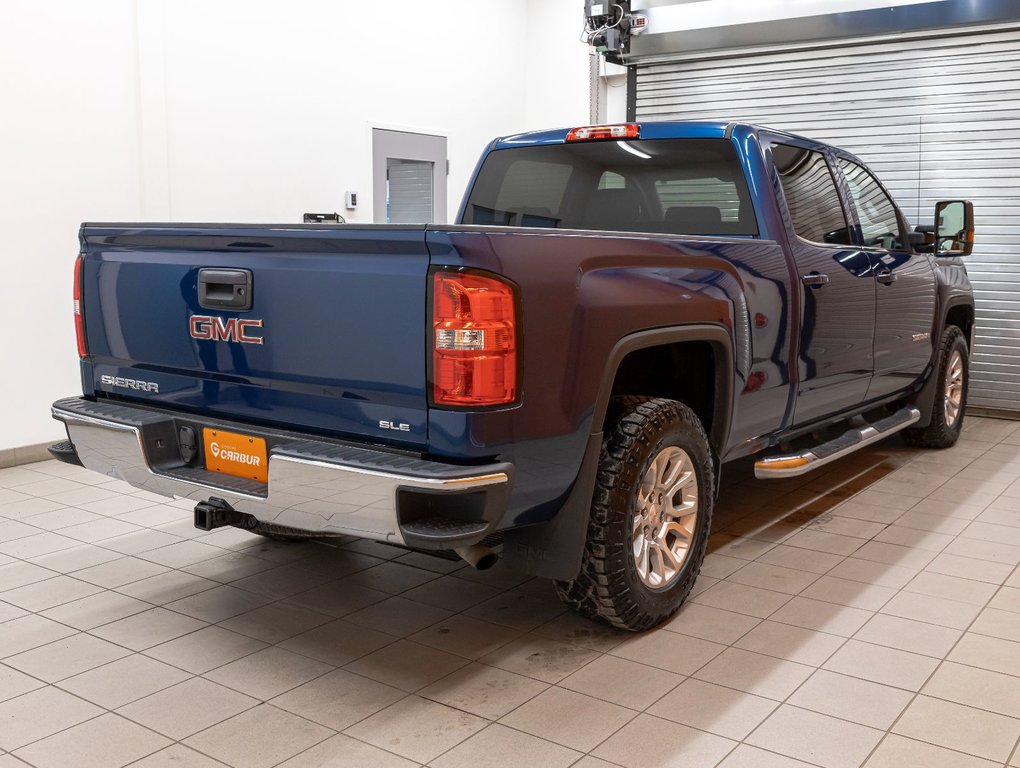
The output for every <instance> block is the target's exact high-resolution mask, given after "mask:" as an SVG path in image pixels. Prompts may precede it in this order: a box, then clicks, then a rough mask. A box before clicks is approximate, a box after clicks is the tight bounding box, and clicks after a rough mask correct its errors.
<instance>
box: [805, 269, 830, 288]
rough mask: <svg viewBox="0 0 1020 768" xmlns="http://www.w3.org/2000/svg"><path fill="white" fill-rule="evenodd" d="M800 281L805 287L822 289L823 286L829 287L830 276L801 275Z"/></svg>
mask: <svg viewBox="0 0 1020 768" xmlns="http://www.w3.org/2000/svg"><path fill="white" fill-rule="evenodd" d="M800 281H801V282H802V283H804V285H810V286H811V287H812V288H821V287H822V286H823V285H828V283H829V276H828V275H820V274H818V273H817V272H811V273H810V274H807V275H801V276H800Z"/></svg>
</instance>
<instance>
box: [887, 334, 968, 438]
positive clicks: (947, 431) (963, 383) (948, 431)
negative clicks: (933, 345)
mask: <svg viewBox="0 0 1020 768" xmlns="http://www.w3.org/2000/svg"><path fill="white" fill-rule="evenodd" d="M940 342H941V343H940V344H939V349H940V354H939V367H938V369H937V370H936V371H935V372H934V373H933V374H932V375H933V376H938V382H939V390H938V393H937V394H936V396H935V402H934V403H932V411H931V421H930V422H929V423H928V426H927V427H920V428H916V429H905V430H903V438H904V440H906V441H907V442H908V443H910V445H916V446H920V447H922V448H949V447H950V446H952V445H955V444H956V441H957V440H958V439H959V437H960V430H961V429H963V417H964V415H965V414H966V411H967V384H968V383H969V379H970V355H969V352H968V349H967V341H966V339H965V338H964V335H963V331H961V330H960V329H959V328H957V327H956V326H955V325H950V326H947V327H946V329H945V331H943V332H942V338H941V340H940Z"/></svg>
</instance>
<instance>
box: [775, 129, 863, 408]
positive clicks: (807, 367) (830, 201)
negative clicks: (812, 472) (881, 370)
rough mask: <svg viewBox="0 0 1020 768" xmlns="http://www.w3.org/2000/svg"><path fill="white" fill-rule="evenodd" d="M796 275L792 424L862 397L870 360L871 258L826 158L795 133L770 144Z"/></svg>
mask: <svg viewBox="0 0 1020 768" xmlns="http://www.w3.org/2000/svg"><path fill="white" fill-rule="evenodd" d="M771 150H772V152H771V154H772V159H773V163H774V164H775V168H776V171H777V173H778V177H779V181H780V186H781V187H782V192H783V196H784V198H785V200H786V208H787V211H788V213H789V221H788V223H787V227H788V230H789V231H788V239H789V242H790V247H791V249H792V251H793V257H794V259H795V261H796V264H797V272H798V274H799V276H800V291H801V307H802V311H801V318H800V319H801V323H800V352H799V356H798V359H797V368H798V376H799V384H798V389H797V398H796V402H795V405H794V417H793V423H794V424H795V425H801V424H807V423H809V422H811V421H813V420H815V419H820V418H822V417H825V416H828V415H830V414H834V413H838V412H839V411H843V410H846V409H849V408H852V407H854V406H856V405H858V404H860V403H862V402H863V401H864V399H865V396H866V395H867V391H868V384H869V382H870V380H871V375H872V371H873V366H874V359H873V349H872V347H873V343H874V335H875V278H874V276H873V274H872V266H873V261H872V257H871V255H870V254H869V253H868V252H867V251H866V250H864V249H862V248H860V247H858V246H857V245H855V244H853V235H852V230H851V228H850V226H849V223H848V221H847V217H846V212H845V211H844V209H843V204H842V202H841V199H840V195H839V192H838V190H837V187H836V182H835V178H834V176H833V174H832V170H831V168H830V165H829V162H828V159H827V157H826V155H824V154H823V153H822V152H820V151H818V150H816V149H813V148H811V146H810V145H809V144H806V143H805V144H804V145H800V144H799V143H798V142H796V140H794V139H786V138H784V139H782V140H781V141H779V140H777V142H776V143H773V144H772V146H771Z"/></svg>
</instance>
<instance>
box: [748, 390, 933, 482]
mask: <svg viewBox="0 0 1020 768" xmlns="http://www.w3.org/2000/svg"><path fill="white" fill-rule="evenodd" d="M920 418H921V412H920V411H919V410H917V409H916V408H913V407H910V406H908V407H906V408H901V409H900V410H898V411H896V413H894V414H892V415H891V416H886V417H885V418H884V419H881V420H880V421H876V422H875V423H874V424H869V425H867V426H864V427H859V428H854V429H851V430H849V431H847V432H844V433H843V434H842V435H841V436H839V437H837V438H836V439H835V440H830V441H829V442H827V443H822V444H821V445H816V446H815V447H814V448H811V449H809V450H805V451H801V452H799V453H790V454H786V455H780V456H767V457H765V458H764V459H759V460H758V461H756V462H755V463H754V476H755V477H757V478H759V479H760V480H769V479H776V478H781V477H796V476H797V475H803V474H806V473H808V472H810V471H812V470H814V469H818V467H824V466H825V465H826V464H828V463H830V462H833V461H836V460H837V459H841V458H843V457H844V456H846V455H847V454H850V453H853V452H854V451H856V450H858V449H859V448H863V447H864V446H866V445H871V444H872V443H876V442H878V441H879V440H884V439H885V438H887V437H889V435H892V434H895V433H896V432H899V431H900V430H901V429H906V428H907V427H909V426H910V425H911V424H914V423H916V422H917V420H918V419H920Z"/></svg>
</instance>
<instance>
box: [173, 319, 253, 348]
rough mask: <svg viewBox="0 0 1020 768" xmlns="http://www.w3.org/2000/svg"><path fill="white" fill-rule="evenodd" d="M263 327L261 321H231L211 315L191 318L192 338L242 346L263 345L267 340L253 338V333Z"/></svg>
mask: <svg viewBox="0 0 1020 768" xmlns="http://www.w3.org/2000/svg"><path fill="white" fill-rule="evenodd" d="M261 327H262V321H261V320H242V319H241V318H239V317H231V318H229V319H227V318H223V317H211V316H210V315H192V316H191V338H193V339H205V340H207V341H236V342H239V343H241V344H262V343H263V342H264V341H265V339H263V338H262V337H261V336H253V335H252V331H254V329H256V328H261Z"/></svg>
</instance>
